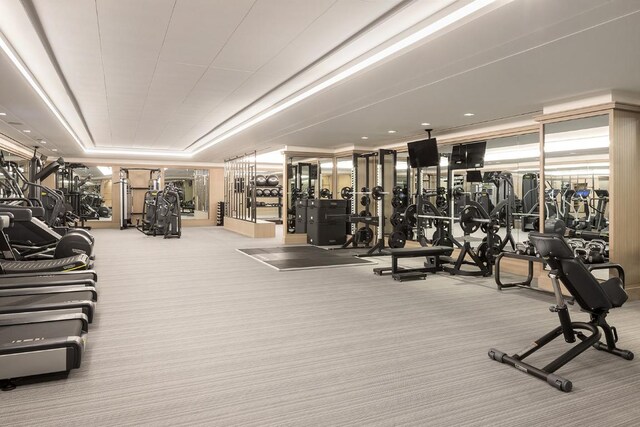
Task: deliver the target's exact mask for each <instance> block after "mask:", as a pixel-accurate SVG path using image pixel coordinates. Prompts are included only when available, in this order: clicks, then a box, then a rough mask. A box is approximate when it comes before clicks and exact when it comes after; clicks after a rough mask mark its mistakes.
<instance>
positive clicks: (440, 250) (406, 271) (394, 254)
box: [373, 246, 453, 282]
mask: <svg viewBox="0 0 640 427" xmlns="http://www.w3.org/2000/svg"><path fill="white" fill-rule="evenodd" d="M452 251H453V248H452V247H450V246H428V247H419V248H396V249H393V248H388V249H387V250H386V252H387V253H388V254H389V255H391V267H380V268H374V269H373V272H374V274H376V275H378V276H384V275H385V274H391V277H393V280H397V281H399V282H402V281H403V280H413V279H424V278H426V277H427V273H437V272H438V271H443V267H442V261H441V260H440V257H441V256H447V257H448V256H449V255H451V252H452ZM420 257H426V258H427V261H425V263H424V267H418V268H402V267H398V259H400V258H420Z"/></svg>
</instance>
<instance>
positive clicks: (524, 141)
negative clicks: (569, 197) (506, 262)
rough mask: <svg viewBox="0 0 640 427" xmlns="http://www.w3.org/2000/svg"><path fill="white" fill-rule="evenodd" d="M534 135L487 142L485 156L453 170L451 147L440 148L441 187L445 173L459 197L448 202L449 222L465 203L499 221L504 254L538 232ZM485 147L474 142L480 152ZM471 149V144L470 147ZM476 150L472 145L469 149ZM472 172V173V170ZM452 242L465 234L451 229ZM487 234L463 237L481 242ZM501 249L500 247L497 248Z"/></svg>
mask: <svg viewBox="0 0 640 427" xmlns="http://www.w3.org/2000/svg"><path fill="white" fill-rule="evenodd" d="M539 139H540V138H539V133H538V132H535V133H528V134H523V135H516V136H507V137H501V138H494V139H487V140H486V145H485V147H484V156H481V155H479V156H478V157H479V159H480V160H479V161H478V162H477V163H474V164H473V165H470V164H468V165H466V167H460V166H458V165H456V158H457V153H456V145H453V146H451V145H450V146H448V147H447V146H443V147H440V150H439V151H440V154H441V155H442V156H443V157H444V158H443V159H442V161H441V164H440V169H441V176H442V177H443V178H442V184H441V185H442V186H444V187H446V186H447V181H448V179H449V177H448V171H449V168H452V171H451V179H452V186H451V188H453V189H454V190H455V189H456V188H457V189H459V190H458V195H457V196H456V197H454V198H453V206H452V207H450V208H449V207H448V205H447V209H452V211H453V216H454V217H455V218H458V217H459V216H460V214H461V212H462V209H464V206H466V205H467V204H468V203H469V201H475V202H477V203H478V204H480V205H481V206H482V207H483V209H484V210H485V211H486V212H487V214H489V215H491V216H496V217H498V218H499V221H500V230H499V232H498V236H500V239H501V240H502V241H504V240H507V243H506V244H505V245H504V250H514V249H515V245H516V244H517V243H519V242H523V241H525V240H527V235H528V233H529V232H530V231H533V230H537V229H538V227H539V218H540V208H539V197H538V196H539V191H540V183H539V180H540V142H539ZM483 142H484V141H477V142H476V143H478V145H479V146H481V145H483V144H482V143H483ZM470 144H473V142H472V143H470ZM474 145H475V144H474ZM472 166H473V167H472ZM433 169H434V173H432V174H429V173H427V174H426V176H425V179H426V180H428V181H427V182H425V184H424V185H425V188H433V185H435V181H434V179H435V169H436V168H435V167H434V168H433ZM452 232H453V233H452V234H453V237H454V238H456V239H458V240H459V241H462V239H463V237H464V232H463V230H462V228H461V227H460V225H459V224H458V223H456V224H455V225H454V227H453V229H452ZM485 236H486V234H485V233H484V232H483V231H482V230H478V231H476V232H475V233H473V234H472V235H470V236H468V239H469V240H470V241H472V242H473V241H481V240H482V239H483V238H484V237H485ZM500 243H501V242H500Z"/></svg>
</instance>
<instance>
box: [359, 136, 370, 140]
mask: <svg viewBox="0 0 640 427" xmlns="http://www.w3.org/2000/svg"><path fill="white" fill-rule="evenodd" d="M360 139H369V137H368V136H361V137H360Z"/></svg>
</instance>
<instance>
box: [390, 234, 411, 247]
mask: <svg viewBox="0 0 640 427" xmlns="http://www.w3.org/2000/svg"><path fill="white" fill-rule="evenodd" d="M406 243H407V236H405V234H404V233H403V232H401V231H394V232H393V233H391V234H390V235H389V239H388V244H389V247H390V248H394V249H395V248H404V245H405V244H406Z"/></svg>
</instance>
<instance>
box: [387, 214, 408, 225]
mask: <svg viewBox="0 0 640 427" xmlns="http://www.w3.org/2000/svg"><path fill="white" fill-rule="evenodd" d="M389 221H390V222H391V225H393V227H394V228H395V227H397V226H399V225H400V224H402V223H403V222H404V217H403V216H402V214H401V213H400V212H394V213H393V215H391V218H390V219H389Z"/></svg>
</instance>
